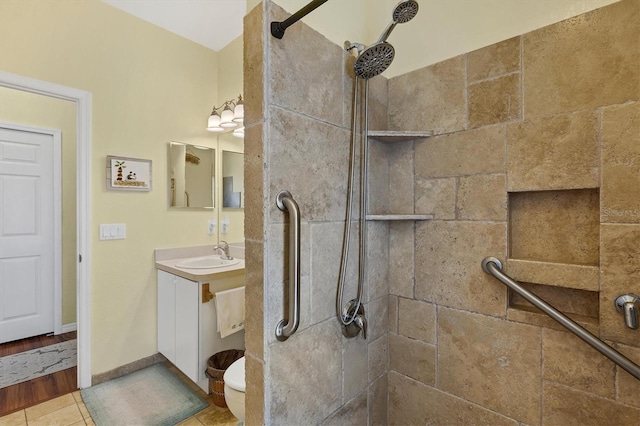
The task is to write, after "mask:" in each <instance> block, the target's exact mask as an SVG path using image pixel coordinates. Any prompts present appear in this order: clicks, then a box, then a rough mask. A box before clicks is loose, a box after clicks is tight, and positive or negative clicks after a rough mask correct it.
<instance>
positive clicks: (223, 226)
mask: <svg viewBox="0 0 640 426" xmlns="http://www.w3.org/2000/svg"><path fill="white" fill-rule="evenodd" d="M227 232H229V216H225V217H224V218H223V219H222V221H221V222H220V233H221V234H226V233H227Z"/></svg>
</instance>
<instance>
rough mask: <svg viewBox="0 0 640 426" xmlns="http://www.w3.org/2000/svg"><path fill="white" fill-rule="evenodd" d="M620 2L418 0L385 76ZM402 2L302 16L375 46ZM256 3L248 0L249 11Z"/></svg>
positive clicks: (350, 5)
mask: <svg viewBox="0 0 640 426" xmlns="http://www.w3.org/2000/svg"><path fill="white" fill-rule="evenodd" d="M616 1H618V0H566V1H557V0H520V1H514V0H482V1H475V0H462V1H451V0H428V1H427V0H418V4H419V5H420V11H419V13H418V15H417V16H416V17H415V18H414V19H413V20H411V21H410V22H408V23H406V24H400V25H398V26H397V27H396V28H395V29H394V31H393V33H392V34H391V36H390V37H389V40H388V41H389V42H390V43H391V44H392V45H393V46H394V47H395V49H396V56H395V59H394V62H393V64H392V65H391V66H390V67H389V69H388V70H387V71H386V72H385V73H384V76H385V77H387V78H391V77H394V76H397V75H400V74H404V73H407V72H409V71H413V70H416V69H418V68H422V67H425V66H427V65H431V64H434V63H436V62H440V61H442V60H445V59H448V58H452V57H454V56H457V55H460V54H462V53H466V52H470V51H472V50H475V49H478V48H480V47H483V46H488V45H490V44H493V43H496V42H498V41H501V40H506V39H508V38H511V37H513V36H516V35H519V34H523V33H526V32H529V31H532V30H534V29H536V28H541V27H543V26H546V25H549V24H552V23H554V22H558V21H561V20H563V19H566V18H570V17H572V16H576V15H579V14H582V13H584V12H587V11H589V10H593V9H596V8H599V7H602V6H605V5H607V4H611V3H615V2H616ZM398 2H399V0H350V1H328V2H326V3H325V4H323V5H322V6H320V7H319V8H318V9H316V10H315V11H313V12H312V13H310V14H309V15H307V16H306V17H305V18H304V19H303V20H304V22H305V23H307V24H308V25H309V26H310V27H312V28H314V29H315V30H317V31H319V32H320V33H322V34H323V35H324V36H325V37H327V38H328V39H329V40H331V41H333V42H334V43H336V44H338V45H340V46H342V44H343V43H344V41H345V40H350V41H352V42H360V43H363V44H365V45H370V44H373V43H374V42H375V41H376V40H378V38H379V37H380V35H381V34H382V32H383V30H384V29H385V27H386V26H387V24H389V22H390V21H391V12H392V10H393V8H394V6H395V5H396V4H398ZM256 3H257V2H256V0H247V11H249V10H251V8H252V7H254V6H255V5H256ZM275 3H277V4H278V5H280V6H282V7H283V8H284V9H285V10H287V11H288V12H289V13H295V12H296V11H298V10H299V9H300V8H302V7H303V6H305V5H306V4H307V3H309V0H275ZM285 37H286V35H285Z"/></svg>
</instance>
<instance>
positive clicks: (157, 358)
mask: <svg viewBox="0 0 640 426" xmlns="http://www.w3.org/2000/svg"><path fill="white" fill-rule="evenodd" d="M166 360H167V358H165V357H164V355H162V354H161V353H157V354H154V355H151V356H148V357H146V358H142V359H139V360H137V361H133V362H131V363H129V364H125V365H122V366H120V367H118V368H114V369H113V370H110V371H107V372H104V373H100V374H94V375H92V376H91V386H94V385H97V384H99V383H102V382H106V381H107V380H112V379H117V378H118V377H122V376H126V375H127V374H129V373H133V372H134V371H138V370H142V369H143V368H147V367H149V366H151V365H153V364H158V363H161V362H165V361H166Z"/></svg>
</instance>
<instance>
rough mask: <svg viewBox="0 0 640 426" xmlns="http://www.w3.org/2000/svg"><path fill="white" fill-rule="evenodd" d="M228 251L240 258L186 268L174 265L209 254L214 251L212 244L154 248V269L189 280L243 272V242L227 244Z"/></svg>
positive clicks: (218, 277) (234, 274) (221, 276)
mask: <svg viewBox="0 0 640 426" xmlns="http://www.w3.org/2000/svg"><path fill="white" fill-rule="evenodd" d="M229 249H230V250H229V253H230V255H231V256H233V257H234V258H236V259H238V260H240V262H238V263H236V264H235V265H230V266H224V267H217V268H209V269H191V268H189V269H187V268H180V267H178V266H176V265H177V264H178V263H182V262H184V261H185V260H189V259H193V258H197V257H203V256H210V255H212V254H213V253H214V249H213V246H197V247H181V248H176V249H157V250H155V260H156V269H159V270H161V271H165V272H169V273H170V274H174V275H177V276H179V277H182V278H186V279H188V280H191V281H198V282H205V281H210V280H215V279H222V278H227V277H233V276H238V275H242V274H244V259H243V258H244V244H242V243H240V244H233V243H231V244H229Z"/></svg>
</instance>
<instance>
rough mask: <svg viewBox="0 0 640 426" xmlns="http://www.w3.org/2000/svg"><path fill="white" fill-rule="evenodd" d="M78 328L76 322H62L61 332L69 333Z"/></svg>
mask: <svg viewBox="0 0 640 426" xmlns="http://www.w3.org/2000/svg"><path fill="white" fill-rule="evenodd" d="M77 330H78V323H75V322H73V323H71V324H62V333H63V334H64V333H69V332H70V331H77Z"/></svg>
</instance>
